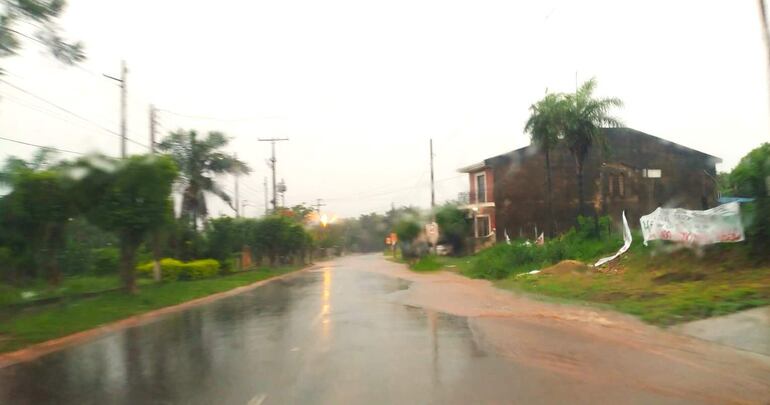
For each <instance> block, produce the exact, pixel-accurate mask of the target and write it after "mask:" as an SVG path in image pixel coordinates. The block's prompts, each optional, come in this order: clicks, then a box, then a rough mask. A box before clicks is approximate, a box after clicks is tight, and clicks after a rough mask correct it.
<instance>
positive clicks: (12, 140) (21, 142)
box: [0, 136, 85, 156]
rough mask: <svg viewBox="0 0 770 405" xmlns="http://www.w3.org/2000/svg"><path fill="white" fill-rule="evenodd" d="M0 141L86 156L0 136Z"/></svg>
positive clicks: (72, 151)
mask: <svg viewBox="0 0 770 405" xmlns="http://www.w3.org/2000/svg"><path fill="white" fill-rule="evenodd" d="M0 139H2V140H4V141H8V142H14V143H19V144H22V145H27V146H34V147H36V148H42V149H48V150H55V151H57V152H65V153H72V154H75V155H81V156H83V155H85V153H81V152H75V151H74V150H67V149H59V148H54V147H53V146H43V145H37V144H34V143H29V142H24V141H19V140H17V139H11V138H5V137H2V136H0Z"/></svg>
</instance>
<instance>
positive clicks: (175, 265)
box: [136, 258, 220, 281]
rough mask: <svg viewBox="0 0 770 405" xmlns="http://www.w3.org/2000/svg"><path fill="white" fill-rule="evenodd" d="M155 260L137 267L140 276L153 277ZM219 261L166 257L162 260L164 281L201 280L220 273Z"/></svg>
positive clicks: (161, 272) (162, 277)
mask: <svg viewBox="0 0 770 405" xmlns="http://www.w3.org/2000/svg"><path fill="white" fill-rule="evenodd" d="M152 270H153V262H147V263H144V264H141V265H139V266H137V267H136V271H137V273H138V275H139V276H140V277H149V278H152V276H153V275H152ZM219 273H220V266H219V262H218V261H216V260H214V259H202V260H193V261H191V262H187V263H184V262H181V261H179V260H176V259H170V258H165V259H161V261H160V274H161V279H162V280H163V281H176V280H199V279H202V278H209V277H214V276H217V275H219Z"/></svg>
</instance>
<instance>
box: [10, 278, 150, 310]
mask: <svg viewBox="0 0 770 405" xmlns="http://www.w3.org/2000/svg"><path fill="white" fill-rule="evenodd" d="M137 283H138V284H139V286H142V285H146V284H151V283H152V281H151V280H147V279H139V280H137ZM119 287H120V278H119V277H117V276H115V275H107V276H73V277H65V278H64V279H63V280H62V283H61V285H59V286H57V287H51V286H50V285H48V283H47V282H45V281H44V280H38V281H35V282H34V283H31V284H29V285H27V286H24V287H12V286H9V285H6V284H0V309H1V308H2V307H4V306H8V305H17V304H23V303H29V302H33V301H37V300H43V299H47V298H57V297H69V296H74V295H80V294H84V293H92V292H99V291H105V290H110V289H114V288H119Z"/></svg>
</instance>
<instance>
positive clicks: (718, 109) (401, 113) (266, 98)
mask: <svg viewBox="0 0 770 405" xmlns="http://www.w3.org/2000/svg"><path fill="white" fill-rule="evenodd" d="M578 3H579V4H578ZM61 25H62V26H63V28H64V30H65V32H66V33H67V34H68V35H69V36H71V37H73V38H77V39H81V40H82V41H84V42H85V44H86V51H87V53H88V58H89V59H88V60H87V61H86V62H85V63H83V64H82V68H73V67H66V66H63V65H61V64H59V63H58V62H56V61H55V60H53V59H52V58H51V57H49V56H47V55H45V53H44V52H43V51H42V50H41V49H40V48H39V47H36V46H34V44H28V45H29V46H28V47H27V49H26V50H25V51H24V52H22V54H21V55H20V56H17V57H13V58H6V59H3V60H0V64H2V67H3V68H4V69H5V70H6V71H7V75H6V76H5V77H4V78H3V80H7V81H8V82H11V83H13V84H15V85H17V86H19V87H21V88H23V89H25V90H28V91H30V92H32V93H34V94H36V95H38V96H41V97H43V98H45V99H47V100H50V101H53V102H55V103H57V104H59V105H61V106H63V107H66V108H68V109H70V110H72V111H74V112H76V113H78V114H80V115H82V116H84V117H87V118H89V119H90V120H93V121H95V122H97V123H99V124H100V125H102V126H105V127H109V128H113V129H114V130H115V131H117V130H118V111H119V110H118V105H119V104H118V101H119V98H118V88H117V87H116V85H115V83H113V82H111V81H110V80H108V79H105V78H103V77H101V76H100V74H101V73H109V74H113V75H116V74H118V70H119V66H120V60H121V59H126V60H127V62H128V65H129V70H130V72H129V79H128V84H129V124H128V132H129V136H130V137H131V138H133V139H135V140H137V141H139V142H141V143H145V144H146V143H147V139H148V132H149V131H148V117H147V115H148V113H147V111H148V105H149V104H150V103H154V104H155V105H156V106H158V107H159V108H162V109H166V110H169V111H173V112H176V113H182V114H187V115H195V116H206V117H213V118H216V119H200V118H185V117H182V116H179V115H174V114H171V113H168V112H163V113H161V115H160V123H161V125H162V128H164V129H162V131H164V132H166V129H175V128H179V127H183V128H196V129H199V130H201V131H206V130H221V131H224V132H225V133H227V134H228V135H230V136H231V137H233V141H232V144H231V146H230V148H229V149H230V150H231V151H233V152H237V153H238V156H239V158H242V159H244V160H246V161H247V162H248V163H250V164H251V166H252V167H253V169H254V173H253V174H252V175H251V176H249V177H248V178H244V179H242V183H241V184H242V187H241V190H242V198H244V199H247V200H249V201H250V202H252V203H253V204H255V205H257V207H247V210H246V211H247V214H248V215H256V214H258V213H260V212H261V211H262V210H263V203H262V201H263V196H262V179H263V177H264V176H268V175H269V171H268V168H267V166H266V165H265V163H264V160H265V159H266V158H267V157H268V156H269V145H268V144H266V143H260V142H257V138H258V137H289V138H291V140H290V141H289V142H282V143H281V144H280V145H279V147H278V159H279V160H278V169H279V178H284V179H285V180H286V183H287V186H288V192H287V204H289V205H293V204H297V203H300V202H308V203H310V202H313V201H314V200H315V199H316V198H323V199H325V200H326V202H327V204H328V206H327V207H325V210H326V211H327V212H334V213H336V214H337V215H339V216H355V215H359V214H362V213H367V212H371V211H384V210H386V209H387V208H389V207H390V204H391V202H393V203H395V204H396V205H397V206H398V205H406V204H414V205H419V206H424V207H425V206H428V205H429V202H430V191H429V185H428V184H429V183H428V179H429V176H428V156H429V155H428V139H429V138H431V137H432V138H433V139H434V149H435V154H436V157H435V159H436V161H435V164H436V170H435V172H436V179H437V180H438V183H437V185H436V190H437V199H438V200H439V201H441V200H446V199H451V198H455V197H456V195H457V192H459V191H466V190H467V180H466V179H465V178H463V177H462V176H460V175H459V174H458V173H456V169H457V168H458V167H461V166H464V165H467V164H471V163H474V162H477V161H480V160H481V159H484V158H486V157H489V156H493V155H496V154H499V153H503V152H506V151H509V150H511V149H514V148H517V147H520V146H524V145H526V144H528V143H529V141H528V137H527V136H526V135H525V134H524V133H523V132H522V127H523V125H524V122H525V121H526V118H527V113H528V111H527V108H528V107H529V105H530V104H532V103H533V102H534V101H536V100H537V99H539V98H540V97H542V95H543V94H544V91H545V89H549V90H551V91H572V90H574V87H575V77H576V74H577V77H578V78H579V79H580V80H581V81H582V80H585V79H588V78H589V77H592V76H595V77H596V78H597V79H598V81H599V93H600V95H611V96H617V97H620V98H621V99H622V100H623V101H624V102H625V104H626V106H625V108H624V109H623V110H621V111H618V115H619V116H620V117H621V118H622V119H623V120H624V121H625V123H626V124H627V125H628V126H630V127H633V128H635V129H638V130H641V131H644V132H647V133H650V134H653V135H656V136H660V137H663V138H666V139H669V140H671V141H674V142H678V143H681V144H683V145H685V146H689V147H693V148H695V149H699V150H702V151H704V152H707V153H710V154H713V155H716V156H720V157H722V158H723V159H724V162H725V163H724V164H723V165H721V169H724V170H726V169H729V168H730V167H732V166H733V165H735V163H736V162H737V161H738V160H739V159H740V157H741V156H743V155H744V154H745V153H746V152H748V151H749V150H750V149H752V148H754V147H756V146H758V145H759V144H760V143H761V142H763V141H766V140H768V138H769V135H770V131H768V114H767V112H768V104H767V85H766V83H767V81H766V73H765V72H766V69H765V66H766V65H765V60H766V56H765V51H764V48H763V43H762V39H761V38H762V37H761V31H760V19H759V16H758V11H757V5H756V1H753V0H740V1H703V0H691V1H685V0H678V1H649V0H648V1H617V0H615V1H581V2H572V1H530V2H524V1H520V2H519V1H516V2H512V1H499V2H497V1H447V0H441V1H418V0H409V1H400V0H389V1H380V2H372V1H361V0H351V1H290V0H289V1H287V0H284V1H235V0H219V1H192V0H184V1H182V0H164V1H157V0H155V1H149V0H132V1H125V0H124V1H117V0H69V8H68V10H67V13H66V15H65V18H63V19H62V21H61ZM0 134H2V136H5V137H9V138H15V139H20V140H24V141H27V142H31V143H35V144H43V145H48V146H54V147H58V148H64V149H70V150H76V151H83V152H86V151H93V150H98V151H101V152H104V153H107V154H112V155H117V154H118V152H119V144H118V138H116V137H115V136H114V135H112V134H109V133H106V132H105V131H103V130H100V129H98V128H95V127H93V126H91V125H90V124H88V123H84V122H82V121H79V120H78V119H77V118H74V117H72V116H70V115H67V114H65V113H63V112H61V111H58V110H56V109H55V108H53V107H51V106H48V105H46V104H45V103H43V102H40V101H39V100H36V99H34V98H33V97H31V96H29V95H27V94H24V93H22V92H20V91H18V90H16V89H14V88H11V87H9V86H8V85H6V84H3V83H0ZM33 149H34V148H30V147H27V146H23V145H17V144H13V143H9V142H6V141H0V158H4V157H5V156H7V155H10V154H13V155H18V156H22V157H27V156H29V155H30V154H31V153H32V151H33ZM129 151H130V152H131V153H141V152H143V151H144V150H143V148H142V147H140V146H137V145H133V144H129ZM226 181H227V185H226V186H227V188H228V189H231V190H232V180H231V179H226ZM212 206H213V209H212V214H214V215H216V214H218V213H220V212H221V213H223V214H232V211H230V210H229V209H227V208H226V207H225V206H224V205H222V204H214V203H212Z"/></svg>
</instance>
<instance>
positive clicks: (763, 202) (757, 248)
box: [730, 143, 770, 259]
mask: <svg viewBox="0 0 770 405" xmlns="http://www.w3.org/2000/svg"><path fill="white" fill-rule="evenodd" d="M730 183H731V185H732V187H733V188H734V190H735V192H736V193H737V195H738V196H740V197H751V198H754V202H752V203H750V204H745V205H744V207H745V208H747V209H746V211H747V213H748V214H749V216H748V218H749V221H747V224H746V225H747V227H746V236H747V239H748V241H749V243H750V244H751V246H752V248H753V249H752V250H753V253H754V255H755V256H757V257H760V258H763V259H767V258H770V195H768V189H770V143H764V144H762V145H761V146H760V147H758V148H756V149H754V150H752V151H751V152H749V153H748V154H747V155H746V156H744V157H743V158H742V159H741V160H740V162H738V165H737V166H735V168H734V169H733V171H732V172H731V173H730Z"/></svg>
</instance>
